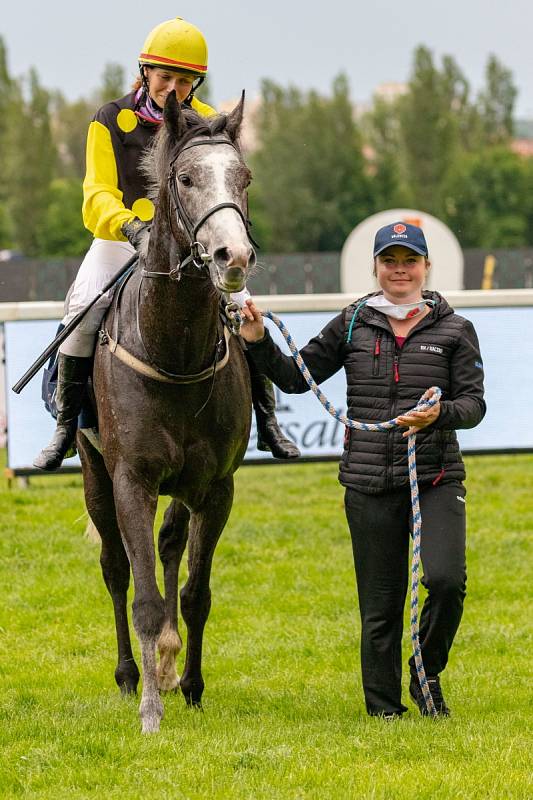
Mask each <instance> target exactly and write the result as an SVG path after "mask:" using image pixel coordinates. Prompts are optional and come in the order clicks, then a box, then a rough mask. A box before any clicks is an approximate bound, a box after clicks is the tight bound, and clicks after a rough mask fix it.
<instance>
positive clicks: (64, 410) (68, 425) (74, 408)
mask: <svg viewBox="0 0 533 800" xmlns="http://www.w3.org/2000/svg"><path fill="white" fill-rule="evenodd" d="M91 366H92V358H76V357H74V356H66V355H63V353H60V354H59V362H58V377H57V390H56V404H57V412H58V413H57V427H56V430H55V433H54V435H53V437H52V441H51V442H50V444H49V445H48V447H45V448H44V450H41V452H40V453H39V455H38V456H37V458H36V459H35V461H34V462H33V466H34V467H37V468H38V469H44V470H46V472H55V470H56V469H59V467H60V466H61V464H62V463H63V459H64V458H65V455H66V454H67V452H68V450H69V448H70V447H71V445H72V444H73V442H74V439H75V438H76V430H77V427H78V415H79V413H80V411H81V406H82V403H83V397H84V395H85V389H86V386H87V379H88V377H89V375H90V372H91Z"/></svg>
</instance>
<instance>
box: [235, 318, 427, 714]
mask: <svg viewBox="0 0 533 800" xmlns="http://www.w3.org/2000/svg"><path fill="white" fill-rule="evenodd" d="M262 313H263V316H264V317H266V318H267V319H270V320H271V321H272V322H273V323H274V325H276V326H277V327H278V328H279V330H280V331H281V333H282V334H283V337H284V339H285V341H286V342H287V344H288V346H289V350H290V351H291V355H292V357H293V358H294V360H295V361H296V363H297V365H298V369H299V370H300V372H301V373H302V375H303V377H304V378H305V380H306V381H307V384H308V386H309V388H310V389H311V391H312V392H313V393H314V394H315V395H316V396H317V397H318V399H319V400H320V402H321V403H322V405H323V406H324V408H325V409H326V411H327V412H328V413H329V414H331V416H332V417H334V418H335V419H336V420H338V421H339V422H341V423H342V424H343V425H346V426H347V427H348V428H353V429H354V430H359V431H388V430H390V429H391V428H395V427H396V426H397V425H398V422H397V421H396V418H394V419H390V420H388V421H387V422H376V423H367V422H357V421H356V420H353V419H349V418H348V417H346V416H344V414H341V413H340V412H339V411H337V410H336V409H335V408H334V407H333V406H332V404H331V403H330V402H329V400H328V399H327V397H325V395H324V394H323V393H322V392H321V391H320V389H319V388H318V386H317V385H316V383H315V382H314V380H313V378H312V376H311V373H310V372H309V370H308V369H307V367H306V365H305V363H304V360H303V358H302V357H301V355H300V353H299V352H298V348H297V347H296V345H295V343H294V340H293V338H292V336H291V335H290V333H289V331H288V330H287V328H286V327H285V325H284V324H283V322H282V321H281V320H280V319H279V317H277V316H276V315H275V314H273V313H272V312H271V311H263V312H262ZM239 316H240V315H239ZM441 394H442V392H441V390H440V389H439V387H438V386H434V387H433V395H432V397H431V399H430V400H425V399H424V397H425V393H424V395H422V397H421V398H420V400H419V401H418V403H417V404H416V406H415V407H414V408H413V409H411V411H425V410H426V409H428V408H431V406H434V405H435V403H437V402H438V401H439V399H440V396H441ZM407 413H408V414H409V413H410V412H409V411H408V412H407ZM407 458H408V464H409V484H410V487H411V507H412V512H413V555H412V559H411V617H410V621H411V644H412V647H413V655H414V660H415V667H416V672H417V675H418V680H419V683H420V687H421V689H422V693H423V695H424V700H425V703H426V709H427V712H428V714H429V715H430V716H435V715H436V714H437V709H436V708H435V704H434V702H433V697H432V696H431V692H430V691H429V687H428V682H427V678H426V671H425V669H424V664H423V662H422V654H421V651H420V638H419V633H418V591H419V586H420V579H419V573H420V540H421V534H422V515H421V514H420V501H419V495H418V478H417V474H416V434H410V435H409V437H408V439H407Z"/></svg>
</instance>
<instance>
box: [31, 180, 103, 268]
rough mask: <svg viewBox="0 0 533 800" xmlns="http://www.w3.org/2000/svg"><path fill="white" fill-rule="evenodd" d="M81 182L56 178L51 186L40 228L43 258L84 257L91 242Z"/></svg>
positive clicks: (41, 254) (40, 247)
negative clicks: (83, 215) (84, 214)
mask: <svg viewBox="0 0 533 800" xmlns="http://www.w3.org/2000/svg"><path fill="white" fill-rule="evenodd" d="M82 199H83V193H82V187H81V182H80V181H79V180H78V179H77V178H56V179H55V180H54V181H52V184H51V186H50V196H49V202H48V206H47V209H46V214H45V215H44V217H43V219H42V223H41V227H40V230H39V236H38V240H39V255H40V256H42V257H53V258H58V257H64V258H68V257H72V256H82V255H83V254H84V253H85V252H86V251H87V250H88V248H89V246H90V244H91V238H92V236H91V234H90V233H89V231H87V230H86V229H85V228H84V226H83V221H82V217H81V204H82Z"/></svg>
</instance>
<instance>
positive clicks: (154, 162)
mask: <svg viewBox="0 0 533 800" xmlns="http://www.w3.org/2000/svg"><path fill="white" fill-rule="evenodd" d="M181 111H182V114H183V116H184V118H185V121H186V124H187V131H186V133H185V134H184V135H183V136H182V137H181V138H180V139H179V140H178V141H176V139H175V138H174V137H173V136H172V134H171V133H170V132H169V131H168V129H167V127H166V125H161V127H160V129H159V130H158V132H157V133H156V135H155V136H154V139H153V142H152V144H151V145H150V146H149V148H148V149H147V151H146V153H145V154H144V155H143V157H142V159H141V165H140V166H141V170H142V172H143V173H144V175H145V176H146V177H147V179H148V184H149V195H150V197H151V198H152V199H155V198H156V197H157V194H158V191H159V188H160V185H161V183H162V181H164V180H166V178H167V175H168V168H169V164H170V161H171V160H174V159H175V158H177V156H178V155H179V153H180V151H181V150H182V149H183V147H185V145H186V144H187V142H189V141H190V140H191V139H194V138H195V137H196V136H216V135H218V134H220V133H224V132H225V130H226V126H227V123H228V117H227V115H226V114H217V115H216V116H214V117H201V116H200V114H198V113H197V112H196V111H194V110H193V109H192V108H186V107H182V109H181Z"/></svg>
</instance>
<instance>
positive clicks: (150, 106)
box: [135, 86, 163, 125]
mask: <svg viewBox="0 0 533 800" xmlns="http://www.w3.org/2000/svg"><path fill="white" fill-rule="evenodd" d="M135 113H136V115H137V116H138V117H139V119H142V120H143V122H149V123H150V124H151V125H161V123H162V122H163V112H162V111H161V109H160V108H159V106H158V105H157V104H156V103H154V101H153V100H152V98H151V97H150V95H149V93H148V92H147V91H146V90H145V88H144V87H143V86H141V87H140V88H139V89H137V92H136V94H135Z"/></svg>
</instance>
